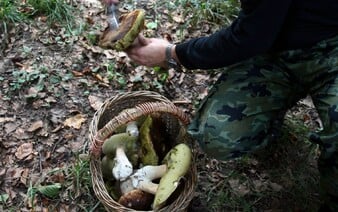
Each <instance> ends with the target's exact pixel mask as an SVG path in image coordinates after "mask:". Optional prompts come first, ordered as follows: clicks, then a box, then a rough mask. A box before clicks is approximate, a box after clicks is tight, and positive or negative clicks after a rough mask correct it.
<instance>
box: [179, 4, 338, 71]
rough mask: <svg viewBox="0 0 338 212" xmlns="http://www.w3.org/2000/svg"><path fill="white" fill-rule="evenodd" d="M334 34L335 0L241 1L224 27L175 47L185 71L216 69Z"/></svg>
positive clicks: (337, 17) (336, 30) (337, 9)
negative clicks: (237, 14) (239, 9)
mask: <svg viewBox="0 0 338 212" xmlns="http://www.w3.org/2000/svg"><path fill="white" fill-rule="evenodd" d="M336 35H338V1H337V0H277V1H274V0H242V1H241V11H240V14H239V16H238V18H237V19H235V20H234V21H233V23H232V24H231V25H230V26H229V27H228V28H225V29H222V30H220V31H218V32H216V33H214V34H212V35H210V36H208V37H201V38H195V39H192V40H189V41H187V42H184V43H181V44H178V45H177V46H176V54H177V56H178V58H179V60H180V62H181V63H182V65H183V66H185V67H186V68H188V69H197V68H201V69H211V68H220V67H224V66H228V65H231V64H234V63H237V62H240V61H242V60H245V59H248V58H250V57H253V56H256V55H259V54H265V53H269V52H277V51H282V50H291V49H298V48H308V47H311V46H312V45H314V44H315V43H317V42H319V41H321V40H324V39H328V38H331V37H334V36H336Z"/></svg>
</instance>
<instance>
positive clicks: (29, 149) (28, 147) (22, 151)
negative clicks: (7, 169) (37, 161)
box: [15, 143, 33, 160]
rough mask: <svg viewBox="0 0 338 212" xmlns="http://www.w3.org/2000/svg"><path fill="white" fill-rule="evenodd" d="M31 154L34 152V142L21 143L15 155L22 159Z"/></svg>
mask: <svg viewBox="0 0 338 212" xmlns="http://www.w3.org/2000/svg"><path fill="white" fill-rule="evenodd" d="M31 154H33V144H32V143H24V144H22V145H20V146H19V147H18V148H17V150H16V152H15V156H16V157H17V158H18V159H20V160H22V159H25V158H26V157H28V156H29V155H31Z"/></svg>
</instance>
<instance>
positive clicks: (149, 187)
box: [137, 180, 158, 194]
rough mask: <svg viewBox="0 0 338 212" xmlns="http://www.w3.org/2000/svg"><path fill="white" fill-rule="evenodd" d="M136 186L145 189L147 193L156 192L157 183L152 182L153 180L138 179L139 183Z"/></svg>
mask: <svg viewBox="0 0 338 212" xmlns="http://www.w3.org/2000/svg"><path fill="white" fill-rule="evenodd" d="M137 187H138V189H140V190H142V191H145V192H147V193H150V194H156V191H157V188H158V184H156V183H153V182H151V181H148V180H144V181H139V184H138V186H137Z"/></svg>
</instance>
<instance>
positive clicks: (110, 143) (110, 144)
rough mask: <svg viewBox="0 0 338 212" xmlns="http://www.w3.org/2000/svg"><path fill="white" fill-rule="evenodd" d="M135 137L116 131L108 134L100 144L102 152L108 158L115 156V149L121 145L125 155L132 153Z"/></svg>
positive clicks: (134, 146) (134, 148)
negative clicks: (110, 134) (116, 132)
mask: <svg viewBox="0 0 338 212" xmlns="http://www.w3.org/2000/svg"><path fill="white" fill-rule="evenodd" d="M137 139H138V138H137V137H135V136H131V135H129V134H128V133H126V132H124V133H118V134H114V135H112V136H110V137H109V138H108V139H107V140H106V141H105V142H104V143H103V145H102V152H103V154H105V155H107V156H108V157H110V158H114V157H115V153H116V149H117V148H118V147H123V149H124V150H125V151H126V153H127V155H128V156H130V155H132V154H133V153H134V152H135V151H137V150H136V147H137V143H136V141H137Z"/></svg>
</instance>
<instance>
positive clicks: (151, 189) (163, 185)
mask: <svg viewBox="0 0 338 212" xmlns="http://www.w3.org/2000/svg"><path fill="white" fill-rule="evenodd" d="M190 163H191V150H190V148H189V147H188V146H187V145H186V144H183V143H182V144H178V145H176V146H175V147H174V148H172V149H171V150H170V151H169V152H168V153H167V155H166V156H165V158H164V160H163V164H162V165H159V166H151V165H148V166H144V167H142V168H140V169H138V170H137V171H136V172H135V173H134V174H132V175H131V176H129V177H128V178H127V179H126V180H125V181H124V182H122V183H121V192H122V193H128V192H131V191H132V190H133V189H139V190H142V191H144V192H147V193H150V194H154V195H155V199H154V202H153V206H152V207H153V208H154V209H159V208H160V207H162V206H163V204H165V202H166V201H167V199H168V198H169V197H170V195H171V194H172V193H173V192H174V191H175V190H176V188H177V187H178V185H179V181H180V179H181V178H182V177H183V176H184V175H185V174H186V173H187V171H188V170H189V167H190ZM158 178H161V179H160V183H159V184H157V183H153V182H152V181H153V180H155V179H158Z"/></svg>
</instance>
